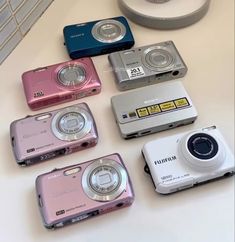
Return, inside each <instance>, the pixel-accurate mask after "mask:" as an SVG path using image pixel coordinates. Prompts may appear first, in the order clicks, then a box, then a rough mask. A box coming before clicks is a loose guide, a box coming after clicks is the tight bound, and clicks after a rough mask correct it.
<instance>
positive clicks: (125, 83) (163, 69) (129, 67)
mask: <svg viewBox="0 0 235 242" xmlns="http://www.w3.org/2000/svg"><path fill="white" fill-rule="evenodd" d="M109 61H110V63H111V65H112V67H113V70H114V74H115V78H116V84H117V87H118V89H119V90H121V91H125V90H128V89H134V88H138V87H142V86H146V85H151V84H156V83H159V82H163V81H168V80H172V79H177V78H181V77H183V76H185V74H186V73H187V66H186V65H185V63H184V61H183V59H182V57H181V56H180V54H179V52H178V50H177V49H176V47H175V45H174V43H173V42H172V41H166V42H162V43H158V44H153V45H149V46H143V47H139V48H134V49H130V50H126V51H120V52H116V53H112V54H110V55H109Z"/></svg>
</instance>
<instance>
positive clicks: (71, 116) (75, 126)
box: [58, 112, 85, 134]
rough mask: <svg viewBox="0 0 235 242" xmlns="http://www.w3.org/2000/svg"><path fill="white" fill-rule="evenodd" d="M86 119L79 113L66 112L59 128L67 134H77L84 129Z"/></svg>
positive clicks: (59, 123)
mask: <svg viewBox="0 0 235 242" xmlns="http://www.w3.org/2000/svg"><path fill="white" fill-rule="evenodd" d="M84 125H85V120H84V118H83V116H82V115H81V114H79V113H75V112H73V113H66V114H64V115H63V116H62V117H61V118H60V120H59V122H58V127H59V129H60V130H61V131H62V132H63V133H65V134H76V133H78V132H79V131H80V130H82V129H83V127H84Z"/></svg>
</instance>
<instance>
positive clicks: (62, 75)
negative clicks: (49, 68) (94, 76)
mask: <svg viewBox="0 0 235 242" xmlns="http://www.w3.org/2000/svg"><path fill="white" fill-rule="evenodd" d="M85 78H86V71H85V69H84V68H83V67H81V66H78V65H69V66H65V67H63V68H62V69H61V70H60V71H59V73H58V80H59V82H60V83H61V84H62V85H64V86H76V85H79V84H81V83H82V82H83V81H84V80H85Z"/></svg>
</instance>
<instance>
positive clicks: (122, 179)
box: [82, 159, 128, 202]
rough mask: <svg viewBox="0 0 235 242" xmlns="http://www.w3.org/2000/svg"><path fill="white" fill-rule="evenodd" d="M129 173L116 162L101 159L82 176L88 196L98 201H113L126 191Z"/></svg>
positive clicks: (83, 185) (92, 164) (91, 165)
mask: <svg viewBox="0 0 235 242" xmlns="http://www.w3.org/2000/svg"><path fill="white" fill-rule="evenodd" d="M127 179H128V176H127V173H126V171H125V169H124V168H123V167H122V166H121V165H120V164H119V163H117V162H116V161H114V160H110V159H100V160H96V161H94V162H93V163H91V164H90V165H89V166H88V167H87V168H86V169H85V171H84V173H83V175H82V187H83V190H84V192H85V193H86V195H87V196H88V197H89V198H91V199H92V200H96V201H103V202H105V201H112V200H114V199H115V198H117V197H118V196H120V195H121V194H122V193H123V192H124V190H125V189H126V184H127Z"/></svg>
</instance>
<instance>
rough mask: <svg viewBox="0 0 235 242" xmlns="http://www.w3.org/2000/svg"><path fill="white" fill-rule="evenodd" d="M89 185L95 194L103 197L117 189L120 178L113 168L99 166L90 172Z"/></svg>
mask: <svg viewBox="0 0 235 242" xmlns="http://www.w3.org/2000/svg"><path fill="white" fill-rule="evenodd" d="M89 183H90V186H91V188H92V189H93V190H94V191H95V192H96V193H99V194H103V195H105V194H109V193H111V192H113V191H114V190H117V189H118V187H119V186H120V176H119V173H118V172H117V171H116V169H115V168H114V167H111V166H99V167H97V168H95V169H94V170H93V171H92V173H91V175H90V179H89Z"/></svg>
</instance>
